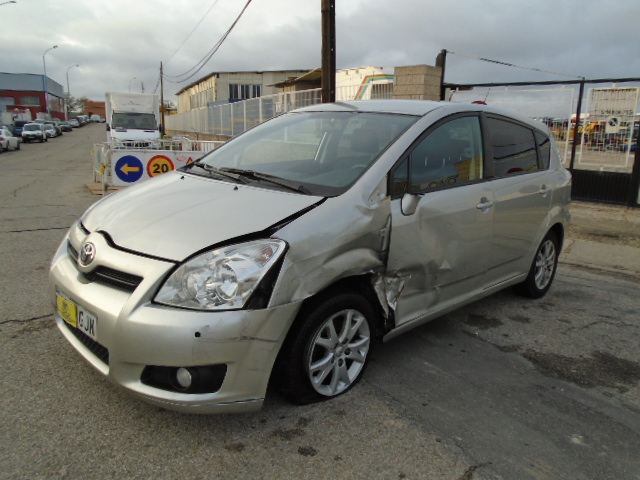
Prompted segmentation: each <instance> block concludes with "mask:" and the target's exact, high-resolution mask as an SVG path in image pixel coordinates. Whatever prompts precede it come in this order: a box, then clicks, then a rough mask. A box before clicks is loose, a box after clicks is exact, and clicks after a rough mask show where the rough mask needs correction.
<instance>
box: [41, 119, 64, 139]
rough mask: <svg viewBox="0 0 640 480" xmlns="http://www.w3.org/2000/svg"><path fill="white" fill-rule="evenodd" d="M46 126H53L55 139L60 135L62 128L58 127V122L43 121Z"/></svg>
mask: <svg viewBox="0 0 640 480" xmlns="http://www.w3.org/2000/svg"><path fill="white" fill-rule="evenodd" d="M44 123H46V124H49V125H53V128H55V130H56V135H55V136H56V137H57V136H58V135H62V126H61V125H60V120H45V122H44Z"/></svg>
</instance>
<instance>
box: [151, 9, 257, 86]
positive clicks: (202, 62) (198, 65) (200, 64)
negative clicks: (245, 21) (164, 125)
mask: <svg viewBox="0 0 640 480" xmlns="http://www.w3.org/2000/svg"><path fill="white" fill-rule="evenodd" d="M251 1H252V0H248V1H247V3H246V4H245V6H244V8H243V9H242V11H241V12H240V14H239V15H238V17H237V18H236V19H235V21H234V22H233V23H232V24H231V27H229V29H228V30H227V31H226V32H225V33H224V35H222V37H221V38H220V40H218V41H217V42H216V44H215V45H214V46H213V47H212V48H211V50H209V51H208V52H207V54H206V55H205V56H204V57H203V58H202V59H201V60H200V61H199V62H198V63H196V64H195V65H194V66H193V67H191V68H190V69H189V70H187V71H186V72H184V73H181V74H180V75H175V76H173V75H166V74H165V76H164V78H165V79H166V80H167V81H169V82H171V83H183V82H186V81H187V80H189V79H190V78H193V77H194V76H195V75H196V74H197V73H198V72H199V71H200V70H202V68H203V67H204V66H205V65H206V64H207V63H208V62H209V60H211V57H213V55H214V54H215V53H216V52H217V51H218V49H219V48H220V47H221V46H222V44H223V43H224V41H225V40H226V39H227V37H228V36H229V34H230V33H231V31H232V30H233V29H234V28H235V26H236V25H237V24H238V22H239V21H240V18H241V17H242V15H243V14H244V12H245V11H246V10H247V8H248V7H249V4H250V3H251ZM191 72H193V73H191ZM186 75H188V76H187V77H186V78H183V79H181V80H180V79H179V78H180V77H185V76H186ZM170 78H173V79H174V80H169V79H170Z"/></svg>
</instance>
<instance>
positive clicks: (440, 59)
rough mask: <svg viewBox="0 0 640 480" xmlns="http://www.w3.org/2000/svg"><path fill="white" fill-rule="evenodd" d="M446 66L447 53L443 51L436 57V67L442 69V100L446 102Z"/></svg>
mask: <svg viewBox="0 0 640 480" xmlns="http://www.w3.org/2000/svg"><path fill="white" fill-rule="evenodd" d="M446 66H447V51H446V50H444V49H443V50H440V53H439V54H438V56H437V57H436V67H440V68H442V72H441V73H440V100H446V99H445V91H446V88H445V86H444V70H445V67H446Z"/></svg>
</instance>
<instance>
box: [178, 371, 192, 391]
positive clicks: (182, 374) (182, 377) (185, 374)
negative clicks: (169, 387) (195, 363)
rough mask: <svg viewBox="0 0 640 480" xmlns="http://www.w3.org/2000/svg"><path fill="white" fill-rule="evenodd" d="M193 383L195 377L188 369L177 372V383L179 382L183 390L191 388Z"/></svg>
mask: <svg viewBox="0 0 640 480" xmlns="http://www.w3.org/2000/svg"><path fill="white" fill-rule="evenodd" d="M192 381H193V376H192V375H191V372H190V371H189V370H187V369H186V368H184V367H180V368H179V369H178V370H177V371H176V382H178V385H180V386H181V387H182V388H184V389H187V388H189V387H190V386H191V382H192Z"/></svg>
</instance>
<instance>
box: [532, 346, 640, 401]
mask: <svg viewBox="0 0 640 480" xmlns="http://www.w3.org/2000/svg"><path fill="white" fill-rule="evenodd" d="M523 356H524V357H525V358H526V359H527V360H529V361H530V362H531V363H533V365H534V366H535V367H536V369H537V370H538V371H539V372H540V373H542V374H543V375H546V376H549V377H553V378H558V379H561V380H566V381H568V382H572V383H575V384H577V385H580V386H583V387H587V388H593V387H609V388H616V389H617V390H619V391H620V392H624V391H626V390H627V388H626V386H631V385H633V384H635V383H636V382H638V381H640V363H637V362H631V361H629V360H625V359H622V358H618V357H616V356H614V355H611V354H610V353H605V352H593V353H592V354H591V356H590V357H586V358H571V357H565V356H563V355H558V354H555V353H541V352H534V351H532V350H527V351H526V352H524V353H523Z"/></svg>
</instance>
